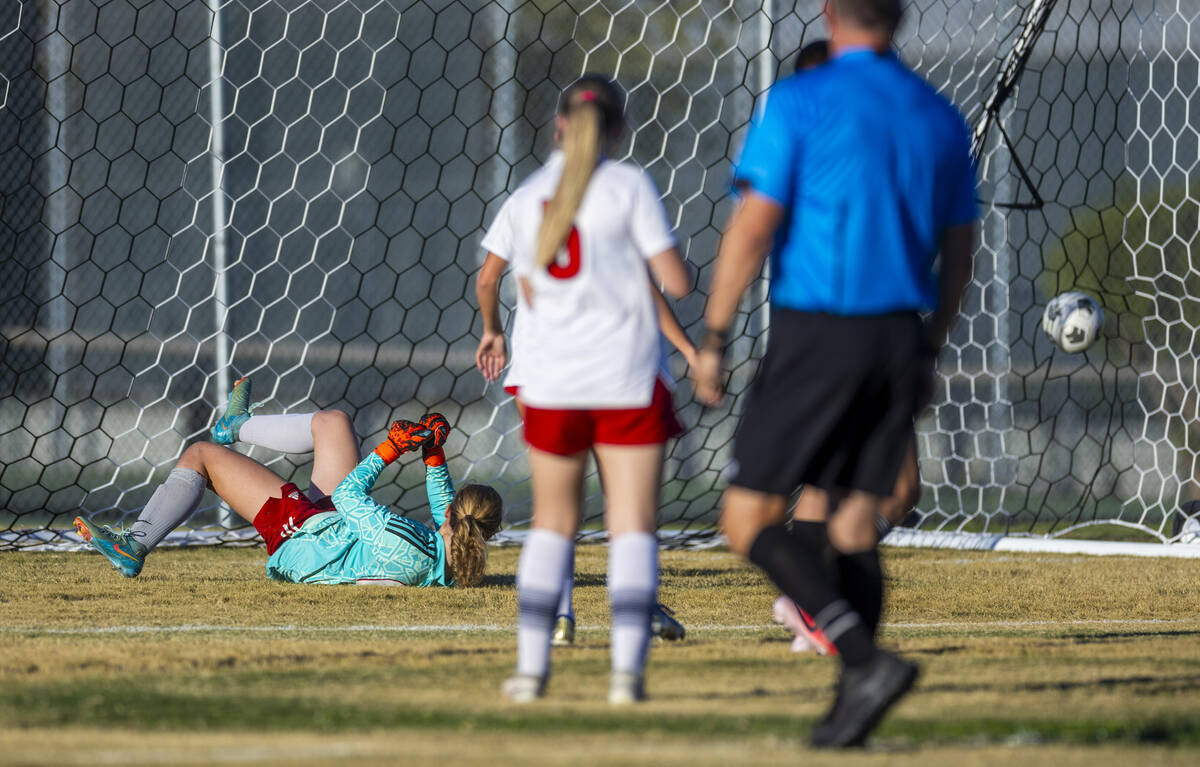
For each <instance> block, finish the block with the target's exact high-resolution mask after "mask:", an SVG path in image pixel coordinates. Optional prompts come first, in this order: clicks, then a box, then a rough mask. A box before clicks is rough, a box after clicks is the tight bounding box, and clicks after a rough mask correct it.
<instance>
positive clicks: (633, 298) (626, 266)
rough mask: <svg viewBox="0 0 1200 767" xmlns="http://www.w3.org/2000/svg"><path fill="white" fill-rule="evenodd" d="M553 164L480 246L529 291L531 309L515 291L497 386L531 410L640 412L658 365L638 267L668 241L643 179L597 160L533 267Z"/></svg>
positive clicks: (655, 333)
mask: <svg viewBox="0 0 1200 767" xmlns="http://www.w3.org/2000/svg"><path fill="white" fill-rule="evenodd" d="M562 166H563V155H562V153H561V152H555V153H554V154H553V155H551V157H550V159H549V160H548V161H547V162H546V164H545V165H544V166H542V167H541V168H540V169H539V170H538V171H536V172H535V173H534V174H533V175H531V176H530V177H529V178H528V179H526V180H525V182H524V183H522V184H521V186H520V187H518V188H517V190H516V191H515V192H513V194H512V196H511V197H509V198H508V200H507V201H506V202H505V203H504V205H503V206H502V207H501V208H500V213H499V214H498V215H497V216H496V220H495V221H494V222H493V223H492V226H491V228H490V229H489V230H488V232H487V234H486V235H485V236H484V238H483V241H482V243H481V244H482V246H483V247H484V248H485V249H487V250H488V252H491V253H494V254H496V255H497V256H499V257H500V258H503V259H505V260H506V261H508V262H509V263H511V264H512V265H513V271H514V273H515V274H516V275H517V277H518V278H525V279H527V280H528V281H529V283H530V286H531V287H532V289H533V303H532V305H530V304H528V303H526V302H525V298H524V296H523V295H521V291H520V290H518V294H519V298H518V310H517V318H516V320H515V322H514V330H513V336H514V339H513V371H514V372H511V373H510V376H509V378H508V379H506V381H505V384H506V385H514V382H515V383H516V384H517V385H519V386H520V387H521V401H522V402H524V403H525V404H527V405H531V406H533V407H545V408H606V407H607V408H628V407H645V406H646V405H649V404H650V399H651V396H652V394H653V391H654V382H655V379H656V378H657V377H658V375H659V371H660V369H664V368H665V360H664V357H663V350H662V343H661V337H660V335H659V329H658V319H657V314H656V312H655V309H654V300H653V297H652V295H651V292H650V291H651V287H650V284H649V280H648V278H647V276H646V275H647V272H646V263H645V262H646V260H647V259H649V258H651V257H652V256H656V255H658V254H659V253H662V252H663V251H665V250H667V249H669V248H671V247H673V246H674V245H675V236H674V234H673V233H672V232H671V226H670V224H669V223H668V222H667V215H666V211H665V210H664V209H663V206H662V202H661V201H660V200H659V197H658V190H657V189H656V188H655V186H654V182H652V181H651V180H650V178H649V176H647V175H646V173H645V172H644V171H642V169H640V168H638V167H637V166H635V165H630V164H626V163H618V162H611V161H602V162H601V163H600V165H599V166H598V167H597V168H596V170H595V172H594V173H593V174H592V178H591V180H590V181H589V182H588V188H587V192H586V193H585V194H584V196H583V202H582V203H581V204H580V206H579V210H578V212H577V213H576V214H575V228H574V229H573V230H572V232H571V234H570V236H569V237H568V238H567V243H566V245H565V246H564V247H563V248H562V249H561V250H560V251H559V254H558V258H557V259H556V260H555V262H554V263H552V264H551V265H550V266H549V267H548V268H544V269H538V268H537V267H536V266H535V264H534V259H535V251H536V247H537V234H538V229H539V228H540V226H541V223H542V215H543V210H544V208H545V204H546V203H547V202H548V201H549V200H550V198H551V197H552V196H553V195H554V190H555V188H556V187H557V186H558V180H559V177H560V176H561V174H562Z"/></svg>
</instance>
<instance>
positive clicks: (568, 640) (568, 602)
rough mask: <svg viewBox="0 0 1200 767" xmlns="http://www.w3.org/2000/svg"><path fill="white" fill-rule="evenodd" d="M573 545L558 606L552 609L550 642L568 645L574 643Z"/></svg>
mask: <svg viewBox="0 0 1200 767" xmlns="http://www.w3.org/2000/svg"><path fill="white" fill-rule="evenodd" d="M574 591H575V547H574V546H572V547H571V560H570V564H569V565H568V566H567V576H566V577H565V578H563V584H562V592H561V593H560V594H559V595H558V607H557V608H556V609H555V610H554V635H553V636H552V637H551V638H550V644H551V645H553V646H555V647H568V646H570V645H572V644H574V643H575V599H574Z"/></svg>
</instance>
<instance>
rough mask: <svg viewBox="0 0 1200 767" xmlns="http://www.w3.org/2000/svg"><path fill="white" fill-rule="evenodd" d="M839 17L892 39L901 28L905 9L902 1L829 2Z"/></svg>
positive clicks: (842, 0) (849, 0) (851, 0)
mask: <svg viewBox="0 0 1200 767" xmlns="http://www.w3.org/2000/svg"><path fill="white" fill-rule="evenodd" d="M829 2H831V3H833V6H834V8H836V9H837V12H838V15H839V16H842V17H843V18H846V19H849V20H850V21H851V22H853V23H854V24H855V25H856V26H859V27H862V28H863V29H871V30H876V31H880V32H886V33H887V34H888V36H889V37H890V36H891V35H892V34H893V33H894V32H895V31H896V28H897V27H899V26H900V17H901V16H903V15H904V8H903V6H902V4H901V2H900V0H829Z"/></svg>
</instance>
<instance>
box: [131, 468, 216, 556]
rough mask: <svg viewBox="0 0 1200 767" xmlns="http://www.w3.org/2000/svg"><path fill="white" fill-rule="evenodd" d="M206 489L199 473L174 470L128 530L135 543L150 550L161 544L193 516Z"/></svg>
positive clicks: (182, 469) (180, 469)
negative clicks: (169, 534)
mask: <svg viewBox="0 0 1200 767" xmlns="http://www.w3.org/2000/svg"><path fill="white" fill-rule="evenodd" d="M204 486H205V482H204V477H202V476H201V475H200V472H197V471H193V470H192V469H185V468H181V467H176V468H174V469H172V470H171V473H170V474H168V475H167V479H166V481H165V482H163V483H162V484H161V485H159V486H158V489H157V490H155V491H154V495H152V496H150V500H149V501H147V502H146V505H145V507H144V508H143V509H142V513H140V514H138V518H137V521H136V522H134V523H133V525H132V526H131V527H130V528H129V531H130V532H131V533H133V536H134V539H135V540H136V541H137V542H138V543H141V544H144V545H145V546H146V548H147V549H152V548H154V547H155V546H157V545H158V544H159V543H161V542H162V539H163V538H166V537H167V533H169V532H171V531H172V530H174V529H175V528H177V527H179V526H180V525H182V524H183V523H184V522H185V521H186V520H187V518H188V517H190V516H192V512H194V511H195V510H196V508H197V507H198V506H199V505H200V499H201V498H203V497H204Z"/></svg>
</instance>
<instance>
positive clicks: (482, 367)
mask: <svg viewBox="0 0 1200 767" xmlns="http://www.w3.org/2000/svg"><path fill="white" fill-rule="evenodd" d="M507 364H508V350H507V349H506V348H505V345H504V334H503V333H484V334H483V337H482V338H480V339H479V348H477V349H476V350H475V367H477V368H479V372H480V373H483V377H484V378H486V379H487V380H489V381H495V380H496V379H497V378H499V377H500V371H501V370H504V366H505V365H507Z"/></svg>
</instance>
